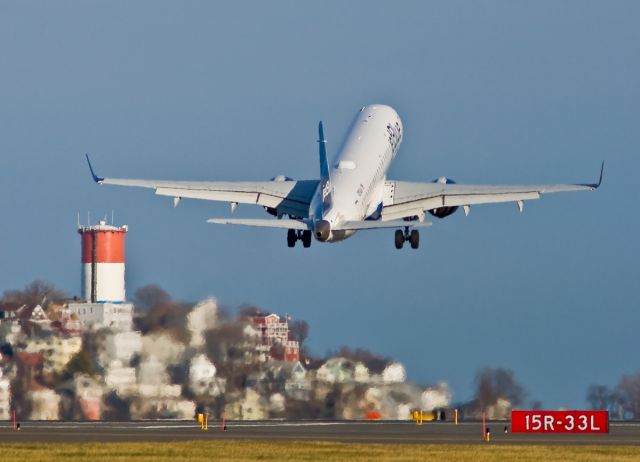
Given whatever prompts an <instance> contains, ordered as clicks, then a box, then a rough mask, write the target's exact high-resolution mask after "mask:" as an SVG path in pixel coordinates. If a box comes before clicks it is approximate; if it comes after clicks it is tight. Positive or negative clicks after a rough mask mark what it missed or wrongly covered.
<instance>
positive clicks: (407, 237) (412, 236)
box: [395, 228, 420, 249]
mask: <svg viewBox="0 0 640 462" xmlns="http://www.w3.org/2000/svg"><path fill="white" fill-rule="evenodd" d="M406 241H409V243H410V244H411V248H412V249H417V248H418V247H419V246H420V233H419V232H418V230H417V229H414V230H412V231H411V232H409V228H405V229H404V232H403V231H402V230H400V229H398V230H397V231H396V235H395V243H396V249H401V248H402V246H403V245H404V243H405V242H406Z"/></svg>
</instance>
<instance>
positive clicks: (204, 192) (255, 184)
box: [87, 156, 318, 218]
mask: <svg viewBox="0 0 640 462" xmlns="http://www.w3.org/2000/svg"><path fill="white" fill-rule="evenodd" d="M87 162H89V169H90V170H91V175H92V177H93V180H94V181H95V182H96V183H98V184H107V185H117V186H131V187H138V188H149V189H153V190H155V193H156V194H157V195H159V196H169V197H173V198H174V201H175V202H174V204H176V205H177V202H178V201H179V200H180V199H182V198H188V199H202V200H210V201H221V202H232V203H234V202H235V203H238V204H254V205H262V206H264V207H270V208H273V209H276V210H277V213H278V214H288V215H292V216H296V217H301V218H307V216H308V214H309V204H310V203H311V199H312V197H313V194H314V192H315V190H316V188H317V186H318V180H302V181H294V180H291V181H289V180H287V181H167V180H138V179H124V178H101V177H98V176H97V175H96V174H95V172H94V171H93V167H92V165H91V162H90V161H89V157H88V156H87Z"/></svg>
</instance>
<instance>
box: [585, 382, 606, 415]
mask: <svg viewBox="0 0 640 462" xmlns="http://www.w3.org/2000/svg"><path fill="white" fill-rule="evenodd" d="M587 402H588V403H589V406H591V409H594V410H595V409H602V410H606V409H609V407H610V406H611V390H609V387H607V386H605V385H591V386H589V388H588V389H587Z"/></svg>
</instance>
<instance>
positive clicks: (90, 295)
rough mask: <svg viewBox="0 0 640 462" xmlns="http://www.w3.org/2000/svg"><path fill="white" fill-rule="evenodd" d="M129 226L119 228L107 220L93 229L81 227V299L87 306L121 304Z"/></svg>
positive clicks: (124, 297) (124, 295)
mask: <svg viewBox="0 0 640 462" xmlns="http://www.w3.org/2000/svg"><path fill="white" fill-rule="evenodd" d="M128 230H129V228H128V227H127V225H124V226H121V227H117V226H113V225H109V224H107V222H106V220H101V221H100V223H98V224H97V225H94V226H79V227H78V233H79V234H80V236H81V237H82V297H83V298H84V299H85V300H86V301H87V303H122V302H124V301H125V300H126V293H125V285H124V270H125V258H124V255H125V254H124V250H125V245H124V244H125V237H126V234H127V231H128Z"/></svg>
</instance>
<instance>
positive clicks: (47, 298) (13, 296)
mask: <svg viewBox="0 0 640 462" xmlns="http://www.w3.org/2000/svg"><path fill="white" fill-rule="evenodd" d="M65 298H66V296H65V294H64V292H62V291H61V290H59V289H57V288H56V287H55V286H54V285H53V284H52V283H50V282H47V281H43V280H40V279H36V280H35V281H33V282H30V283H29V284H27V285H26V286H25V287H24V289H23V290H15V289H10V290H6V291H5V292H4V294H3V296H2V302H3V303H16V304H19V305H27V306H28V307H34V306H36V305H42V306H43V308H47V307H48V306H49V304H50V303H59V302H61V301H62V300H64V299H65Z"/></svg>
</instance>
